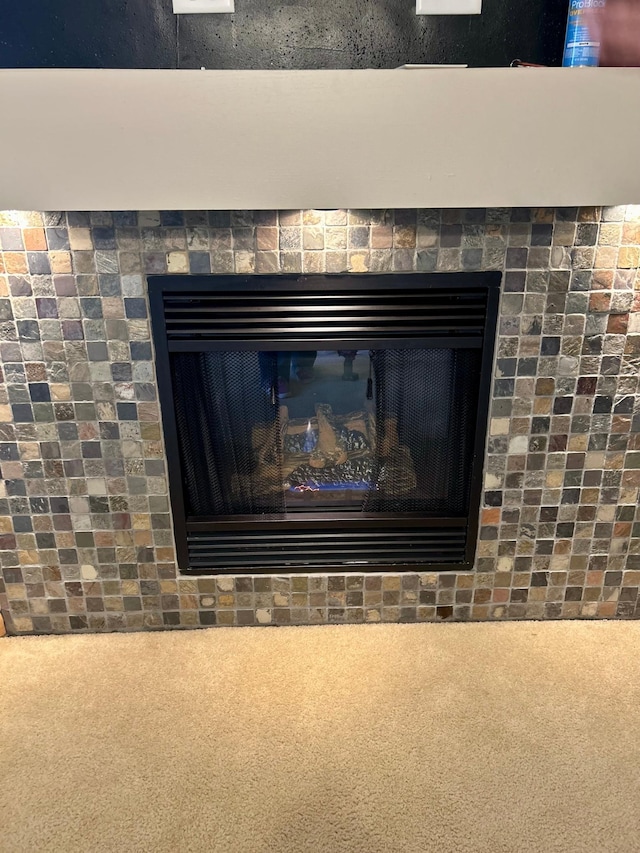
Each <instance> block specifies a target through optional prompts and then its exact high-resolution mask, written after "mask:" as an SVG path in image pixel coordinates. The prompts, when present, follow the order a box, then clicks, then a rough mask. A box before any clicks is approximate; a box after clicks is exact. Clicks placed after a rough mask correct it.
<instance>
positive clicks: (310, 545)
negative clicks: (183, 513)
mask: <svg viewBox="0 0 640 853" xmlns="http://www.w3.org/2000/svg"><path fill="white" fill-rule="evenodd" d="M187 540H188V548H189V565H190V566H191V568H192V569H198V568H202V569H209V570H211V569H213V568H219V569H221V570H231V569H233V570H237V571H242V570H245V569H251V570H252V571H254V570H255V567H256V565H258V566H259V567H260V569H262V570H265V571H268V572H272V571H273V569H274V568H290V569H297V570H304V569H309V570H313V569H326V568H330V567H340V568H342V569H345V570H347V571H348V570H349V569H353V570H354V571H357V570H358V567H360V568H362V567H363V566H367V567H368V569H369V571H371V570H373V569H374V568H375V569H377V570H379V571H383V570H387V569H390V570H393V568H394V567H395V568H397V567H398V566H409V565H413V566H417V565H425V564H430V566H431V568H432V569H435V568H436V567H437V566H442V567H443V568H451V564H459V563H462V562H464V559H465V549H466V544H467V529H466V525H465V526H452V527H443V526H442V522H440V521H439V523H438V528H434V529H430V530H422V531H419V530H407V529H404V530H403V529H402V528H400V529H398V527H395V528H390V527H380V526H379V525H376V526H375V529H371V530H363V531H358V532H353V531H345V530H344V529H342V530H341V529H340V528H335V529H333V530H330V529H325V530H323V531H322V532H320V531H318V530H316V529H313V528H310V527H306V526H303V528H302V529H301V530H280V531H272V532H269V533H266V532H265V533H260V532H254V531H252V530H248V531H243V532H240V531H238V532H235V533H234V532H222V531H219V532H217V533H189V534H188V535H187ZM364 555H366V559H363V556H364Z"/></svg>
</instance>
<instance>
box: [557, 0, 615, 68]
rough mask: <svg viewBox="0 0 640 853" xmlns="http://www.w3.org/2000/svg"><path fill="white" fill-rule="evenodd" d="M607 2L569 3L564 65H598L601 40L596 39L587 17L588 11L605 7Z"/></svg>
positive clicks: (588, 0)
mask: <svg viewBox="0 0 640 853" xmlns="http://www.w3.org/2000/svg"><path fill="white" fill-rule="evenodd" d="M605 3H606V0H571V2H570V3H569V20H568V22H567V37H566V39H565V43H564V56H563V59H562V65H563V67H565V68H569V67H577V66H588V65H598V60H599V56H600V42H598V41H594V37H593V36H592V35H591V33H590V32H589V27H588V26H587V20H586V18H587V12H589V11H590V10H592V9H596V10H597V9H604V6H605Z"/></svg>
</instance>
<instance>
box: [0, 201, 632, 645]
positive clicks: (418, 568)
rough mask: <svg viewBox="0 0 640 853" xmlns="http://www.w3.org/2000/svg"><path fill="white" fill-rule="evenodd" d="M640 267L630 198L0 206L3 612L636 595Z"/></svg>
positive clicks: (46, 628) (198, 616)
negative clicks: (354, 206)
mask: <svg viewBox="0 0 640 853" xmlns="http://www.w3.org/2000/svg"><path fill="white" fill-rule="evenodd" d="M639 267H640V208H638V207H633V206H627V207H605V208H600V207H598V208H593V207H589V208H585V207H583V208H526V209H523V208H490V209H464V210H458V209H445V210H440V209H420V210H415V209H402V210H327V211H318V210H304V211H300V210H288V211H279V212H275V211H175V210H168V211H140V212H131V211H124V212H123V211H111V212H106V211H102V212H100V211H97V212H82V211H80V212H67V213H61V212H34V211H5V212H3V213H0V288H1V289H2V293H1V294H0V355H1V358H2V378H1V380H2V381H1V383H0V397H1V399H0V414H1V418H0V421H1V423H0V467H1V471H2V484H1V488H2V493H1V494H0V570H1V572H0V574H1V579H0V610H1V611H2V615H3V617H4V621H5V623H6V625H7V627H8V630H9V632H10V633H13V634H28V633H50V632H54V633H65V632H69V631H115V630H141V629H161V628H173V627H176V628H190V627H198V626H208V625H284V624H299V625H302V624H323V623H329V622H331V623H340V622H345V623H347V622H348V623H355V622H380V621H382V622H415V621H429V620H450V619H453V620H468V619H472V620H484V619H491V620H501V619H523V618H529V619H558V618H635V617H637V616H638V615H640V605H639V604H638V593H639V590H640V512H639V510H638V504H639V500H638V499H639V496H640V409H639V404H638V400H639V398H638V390H639V388H638V381H639V376H640V279H639V278H638V268H639ZM231 292H232V293H233V298H232V299H229V298H227V299H226V300H222V301H221V302H220V300H221V297H222V296H224V295H225V294H227V296H228V295H229V293H231ZM323 294H324V295H326V296H327V297H328V298H327V299H326V300H321V299H320V298H319V297H321V296H322V295H323ZM256 299H257V301H256ZM171 300H173V301H171ZM216 300H219V302H216ZM252 300H253V301H252ZM433 300H440V302H439V303H437V302H434V301H433ZM492 300H494V302H493V303H492ZM156 301H157V302H158V304H156ZM343 301H344V302H346V304H347V306H349V308H348V310H347V311H345V310H344V305H343ZM497 303H499V305H498V307H497V309H496V307H495V306H496V304H497ZM224 306H226V309H225V310H223V308H224ZM409 306H411V307H409ZM230 307H233V308H235V309H237V310H235V311H233V312H230V311H229V310H228V309H229V308H230ZM462 307H464V309H465V310H464V311H462V310H459V309H462ZM248 308H250V309H251V310H248ZM265 308H269V309H270V310H268V311H267V310H264V309H265ZM296 308H297V309H301V308H305V310H304V311H301V310H293V309H296ZM209 309H212V310H209ZM254 309H259V310H254ZM306 309H311V310H306ZM454 309H455V310H454ZM454 314H456V315H457V316H456V318H455V319H447V320H444V321H443V323H444V325H442V323H440V327H439V328H437V324H438V323H439V322H440V321H441V320H442V317H443V316H447V317H449V316H451V317H452V318H453V315H454ZM152 315H153V316H152ZM465 317H466V319H463V318H465ZM265 318H268V322H267V323H266V324H265V322H264V321H265ZM303 318H304V319H303ZM311 318H313V319H311ZM400 318H402V322H396V321H397V320H399V319H400ZM212 319H216V320H217V322H218V325H217V326H216V325H215V323H212ZM158 320H160V321H161V323H160V325H159V326H158V322H157V321H158ZM223 321H224V322H223ZM276 321H277V322H276ZM493 323H495V324H496V325H495V330H494V329H493V327H492V324H493ZM464 324H466V327H464V328H463V326H464ZM398 328H400V332H398ZM232 329H233V334H231V330H232ZM265 329H270V331H269V333H268V334H267V332H266V331H265ZM163 330H164V331H163ZM305 330H306V331H305ZM158 332H160V334H158ZM487 363H488V364H489V369H488V373H486V374H485V370H484V369H485V366H486V364H487ZM343 377H344V378H343ZM356 377H357V378H356ZM470 377H472V378H473V381H471V379H470ZM369 380H371V382H369ZM485 382H486V383H487V384H486V385H485V384H484V383H485ZM452 391H453V392H455V394H453V395H452V393H451V392H452ZM454 400H456V401H457V402H454ZM229 404H231V405H229ZM217 407H220V408H221V411H220V412H218V408H217ZM465 407H466V408H465ZM483 407H484V408H483ZM230 414H231V415H232V417H231V418H229V415H230ZM485 418H486V422H485V420H483V419H485ZM212 424H213V425H215V435H212ZM218 440H219V441H220V445H217V444H216V443H215V442H216V441H218ZM345 454H346V457H347V458H346V461H343V460H344V456H345ZM189 460H190V462H189ZM312 463H313V464H312ZM212 474H215V476H212ZM445 521H447V524H445ZM436 533H437V534H438V536H439V537H440V539H439V540H438V541H436V539H435V538H434V537H435V534H436ZM340 536H342V537H343V538H342V539H340V538H339V537H340ZM354 542H356V543H357V545H354Z"/></svg>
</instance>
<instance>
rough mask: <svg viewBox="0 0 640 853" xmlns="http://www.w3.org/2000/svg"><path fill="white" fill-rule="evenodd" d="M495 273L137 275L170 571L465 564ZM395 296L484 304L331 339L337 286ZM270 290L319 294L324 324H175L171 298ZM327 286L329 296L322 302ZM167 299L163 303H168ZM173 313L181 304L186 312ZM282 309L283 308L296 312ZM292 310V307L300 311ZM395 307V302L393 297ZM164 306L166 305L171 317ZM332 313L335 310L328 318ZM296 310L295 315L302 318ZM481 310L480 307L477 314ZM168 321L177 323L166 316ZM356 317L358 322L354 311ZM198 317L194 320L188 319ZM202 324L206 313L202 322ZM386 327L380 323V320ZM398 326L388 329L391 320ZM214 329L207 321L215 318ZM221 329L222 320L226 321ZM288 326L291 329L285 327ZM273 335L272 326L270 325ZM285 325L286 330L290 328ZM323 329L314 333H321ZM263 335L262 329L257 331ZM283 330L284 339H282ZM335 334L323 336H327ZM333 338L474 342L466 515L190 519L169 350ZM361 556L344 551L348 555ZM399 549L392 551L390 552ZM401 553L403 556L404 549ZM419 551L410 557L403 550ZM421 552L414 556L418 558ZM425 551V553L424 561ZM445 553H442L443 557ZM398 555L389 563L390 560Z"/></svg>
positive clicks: (488, 370) (345, 343)
mask: <svg viewBox="0 0 640 853" xmlns="http://www.w3.org/2000/svg"><path fill="white" fill-rule="evenodd" d="M501 280H502V276H501V273H499V272H496V271H487V272H454V273H419V272H418V273H375V274H373V273H369V274H338V275H330V274H325V275H304V274H303V275H199V276H176V275H151V276H148V277H147V281H148V288H149V303H150V311H151V325H152V333H153V341H154V347H155V364H156V374H157V382H158V393H159V398H160V405H161V409H162V422H163V430H164V440H165V448H166V454H167V463H168V475H169V494H170V500H171V508H172V514H173V526H174V534H175V545H176V555H177V562H178V567H179V569H180V571H181V573H183V574H187V575H189V574H191V575H206V574H217V575H221V574H231V575H255V574H278V573H284V574H298V573H302V574H310V573H314V572H317V573H323V574H326V573H331V572H332V571H333V572H335V571H338V572H341V573H344V572H358V573H380V572H416V571H430V572H448V571H461V570H462V571H469V570H471V569H473V565H474V559H475V551H476V540H477V536H478V526H479V514H480V504H481V497H482V488H483V471H484V457H485V445H486V432H487V421H488V413H489V401H490V388H491V383H492V376H493V361H494V347H495V338H496V327H497V319H498V304H499V298H500V284H501ZM381 291H384V292H385V294H389V295H391V294H393V293H394V291H397V292H398V293H404V294H405V295H406V294H407V293H408V292H411V294H412V295H413V294H415V299H419V298H420V295H423V296H424V295H425V294H430V293H431V294H434V293H435V294H437V293H448V294H461V295H463V297H466V296H467V294H471V296H470V297H469V298H475V299H476V302H477V304H478V305H479V304H480V302H482V304H483V306H484V307H483V317H482V318H481V319H482V323H481V325H480V321H479V319H478V318H477V317H476V318H475V319H474V318H472V317H471V314H470V319H469V322H468V329H467V330H466V331H465V330H464V329H462V330H461V329H460V328H457V327H456V328H455V329H454V328H453V326H452V327H451V328H450V329H448V328H447V326H446V320H447V318H446V317H445V319H444V321H443V320H442V319H437V321H436V320H434V323H433V328H431V329H430V330H429V332H428V335H429V336H428V338H424V337H418V336H416V334H415V331H414V332H412V323H414V322H415V321H414V318H413V316H412V314H411V313H410V312H407V314H406V316H401V317H400V319H401V320H402V324H401V325H400V324H397V321H398V315H397V314H396V315H395V316H394V319H393V321H391V322H389V323H388V336H387V337H381V336H380V334H375V336H372V333H371V331H370V329H369V328H368V326H367V323H366V322H363V323H362V324H361V325H357V326H356V325H354V326H350V327H349V328H348V329H340V330H339V332H340V334H339V336H336V334H337V333H336V328H337V327H336V318H337V317H339V299H340V297H341V296H342V294H348V293H352V294H359V295H360V297H359V298H360V300H361V301H362V300H364V299H365V295H366V294H367V293H374V294H375V293H380V292H381ZM247 292H249V293H251V292H255V293H257V294H260V296H261V297H264V295H265V294H267V295H268V294H270V293H272V292H273V293H280V294H285V295H287V296H288V297H289V299H290V298H291V296H294V297H295V295H296V294H315V295H318V296H322V297H323V298H324V294H328V299H327V302H326V315H327V320H326V322H325V324H324V326H322V327H321V328H314V329H312V330H311V331H309V329H307V330H305V329H304V327H302V326H300V325H299V324H298V326H296V325H295V317H294V319H292V321H291V324H292V325H291V327H290V328H288V329H287V330H285V331H284V332H283V336H282V337H275V336H274V334H269V335H268V334H267V333H266V332H263V333H261V332H260V330H259V329H256V327H255V325H254V327H252V328H251V329H249V328H248V326H247V328H244V327H243V326H242V325H238V324H237V323H236V324H235V325H234V326H233V328H234V333H233V334H232V335H230V334H229V333H228V332H227V331H225V327H224V326H222V327H221V329H220V328H218V329H217V330H216V331H214V332H212V333H211V334H210V335H209V336H208V337H207V335H206V334H205V333H203V326H202V325H197V323H196V324H195V325H193V324H192V326H191V327H190V326H189V324H188V323H184V322H182V321H181V320H180V317H179V315H177V314H176V313H175V306H176V305H178V306H179V305H187V306H188V305H189V301H190V300H196V302H195V303H194V304H197V303H198V301H201V300H202V299H203V298H205V299H206V298H207V295H208V294H211V296H212V298H214V299H215V297H216V296H217V295H219V294H226V295H227V299H229V298H230V296H231V295H232V294H233V293H237V294H247ZM331 294H334V295H335V297H336V300H335V302H336V304H332V303H331ZM172 306H173V307H172ZM179 310H183V311H185V310H187V309H185V308H182V309H179ZM295 310H296V309H295V307H290V308H289V311H290V312H295ZM300 310H302V309H300ZM399 310H400V311H401V310H402V305H400V304H399ZM172 312H173V313H172ZM332 312H333V314H332ZM301 316H303V315H301ZM478 316H479V315H478ZM176 317H178V319H176ZM363 319H364V320H366V319H368V318H363ZM197 322H198V323H200V324H202V322H203V321H197ZM212 323H214V321H213V320H212ZM381 323H382V324H384V319H382V320H379V321H378V325H380V324H381ZM392 323H396V324H397V325H395V326H394V325H392ZM214 325H215V323H214ZM228 328H229V327H228V326H227V327H226V329H228ZM296 329H298V331H297V332H296V331H295V330H296ZM276 331H277V330H276ZM294 332H295V333H294ZM323 332H324V333H323ZM261 334H262V337H261V336H260V335H261ZM292 335H293V336H292ZM332 335H333V336H332ZM336 341H339V342H340V346H341V348H344V349H375V348H376V347H389V348H392V347H394V346H396V347H411V346H414V347H424V346H426V345H427V344H428V346H429V347H443V348H456V347H458V348H469V347H473V348H477V349H480V350H481V371H480V387H479V395H478V407H477V419H476V435H475V442H474V451H473V461H472V468H471V484H470V493H469V509H468V513H467V514H466V515H465V516H464V517H452V518H444V517H441V516H430V515H426V514H423V513H415V514H414V513H405V514H402V515H399V514H389V515H385V514H381V513H371V514H367V513H363V512H358V513H357V517H356V514H355V513H354V512H349V511H342V512H330V513H327V512H319V513H309V512H305V513H295V512H292V513H287V514H285V517H284V518H283V517H282V516H281V515H278V516H269V515H251V516H226V517H208V518H189V517H187V514H186V502H185V495H184V490H183V473H182V466H181V462H180V452H179V441H178V429H177V423H176V413H175V407H174V393H173V387H172V372H171V367H170V358H171V353H172V352H202V351H207V350H209V351H210V350H218V351H220V350H229V349H233V350H271V351H278V350H283V349H295V350H304V349H309V350H313V349H322V348H331V347H323V346H322V345H321V344H322V343H328V342H331V343H334V344H335V342H336ZM356 555H357V556H358V557H359V559H353V558H354V556H356ZM397 555H400V556H399V557H398V556H397ZM402 555H405V556H402ZM407 555H409V556H411V557H413V556H414V555H416V556H417V557H419V561H418V562H415V561H414V560H413V559H411V560H410V559H408V556H407ZM421 555H422V556H421ZM429 555H432V558H430V557H429ZM443 555H444V558H443ZM397 560H398V561H397Z"/></svg>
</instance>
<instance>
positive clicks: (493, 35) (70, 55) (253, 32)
mask: <svg viewBox="0 0 640 853" xmlns="http://www.w3.org/2000/svg"><path fill="white" fill-rule="evenodd" d="M4 7H5V8H4V9H3V12H2V27H1V30H0V67H2V68H34V67H40V68H41V67H47V68H200V67H202V66H204V67H206V68H237V69H242V68H246V69H258V68H262V69H275V68H281V69H282V68H395V67H397V66H398V65H403V64H405V63H438V64H440V63H455V64H458V63H465V64H468V65H470V66H475V67H501V66H506V65H509V63H510V62H511V61H512V60H513V59H521V60H523V61H526V62H537V63H541V64H545V65H559V64H560V62H561V57H562V45H563V37H564V29H565V22H566V13H567V4H566V3H564V2H559V0H484V2H483V11H482V15H475V16H456V15H452V16H447V17H444V16H443V17H439V16H438V17H432V16H421V15H416V14H415V0H236V12H235V14H233V15H179V16H176V15H174V14H173V12H172V6H171V0H108V2H105V0H83V2H78V0H57V2H52V0H46V2H43V0H20V3H16V4H9V3H5V4H4Z"/></svg>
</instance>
